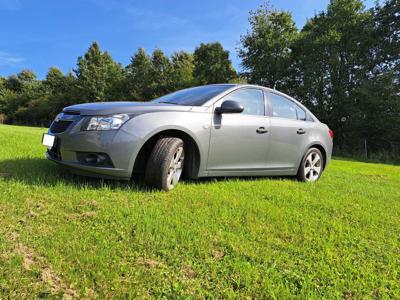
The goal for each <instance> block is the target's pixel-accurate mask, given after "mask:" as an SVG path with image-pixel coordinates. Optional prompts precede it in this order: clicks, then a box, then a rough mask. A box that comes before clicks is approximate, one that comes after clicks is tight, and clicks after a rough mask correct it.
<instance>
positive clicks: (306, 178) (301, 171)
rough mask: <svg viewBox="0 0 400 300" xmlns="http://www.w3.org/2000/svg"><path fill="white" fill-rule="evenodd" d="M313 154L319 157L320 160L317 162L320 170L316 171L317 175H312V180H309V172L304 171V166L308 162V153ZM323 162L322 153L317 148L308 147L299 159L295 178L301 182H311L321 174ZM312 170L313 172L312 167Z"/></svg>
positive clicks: (307, 164)
mask: <svg viewBox="0 0 400 300" xmlns="http://www.w3.org/2000/svg"><path fill="white" fill-rule="evenodd" d="M315 154H316V155H318V156H319V158H320V161H319V164H318V166H319V168H320V171H319V172H318V176H313V178H312V180H310V176H311V175H310V173H306V167H307V166H309V162H307V158H308V157H309V156H310V155H315ZM324 163H325V162H324V156H323V155H322V153H321V151H320V150H319V149H317V148H310V149H308V151H307V152H306V153H305V154H304V156H303V158H302V159H301V163H300V166H299V170H298V171H297V179H298V180H299V181H303V182H313V181H317V180H319V178H320V177H321V175H322V172H323V171H324ZM316 165H317V164H316ZM318 166H317V167H318ZM317 167H316V170H317V169H318V168H317ZM313 172H315V171H314V169H313Z"/></svg>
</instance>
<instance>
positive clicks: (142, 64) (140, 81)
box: [126, 48, 152, 100]
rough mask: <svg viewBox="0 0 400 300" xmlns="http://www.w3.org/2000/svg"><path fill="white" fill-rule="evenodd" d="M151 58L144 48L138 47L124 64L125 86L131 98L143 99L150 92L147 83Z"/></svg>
mask: <svg viewBox="0 0 400 300" xmlns="http://www.w3.org/2000/svg"><path fill="white" fill-rule="evenodd" d="M151 68H152V67H151V58H150V57H149V56H148V55H147V53H146V50H145V49H143V48H139V49H138V51H137V52H136V53H135V54H134V55H133V56H132V57H131V62H130V64H129V65H127V66H126V72H127V77H126V82H127V83H126V86H127V90H128V92H127V94H128V97H129V98H130V99H132V100H144V99H145V97H146V96H147V95H148V94H149V93H150V92H149V87H148V83H149V80H150V76H151Z"/></svg>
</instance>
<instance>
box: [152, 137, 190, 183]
mask: <svg viewBox="0 0 400 300" xmlns="http://www.w3.org/2000/svg"><path fill="white" fill-rule="evenodd" d="M180 147H182V150H183V149H184V143H183V141H182V140H181V139H179V138H175V137H164V138H160V139H159V140H158V141H157V142H156V144H155V145H154V148H153V150H152V152H151V154H150V157H149V159H148V161H147V166H146V173H145V182H146V184H148V185H149V186H151V187H155V188H158V189H162V190H165V191H169V190H171V189H172V188H174V187H175V186H176V184H174V185H173V186H171V183H170V182H168V176H169V174H170V172H171V171H170V164H171V161H172V159H174V156H175V155H176V153H177V151H178V150H179V149H180ZM183 153H184V152H183ZM183 163H184V161H183V158H182V171H183ZM181 173H182V172H181ZM179 178H180V176H179ZM179 178H178V181H179ZM176 183H177V182H176Z"/></svg>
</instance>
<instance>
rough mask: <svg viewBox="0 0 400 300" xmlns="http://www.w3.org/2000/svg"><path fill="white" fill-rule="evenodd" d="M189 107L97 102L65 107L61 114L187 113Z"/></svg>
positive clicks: (166, 104) (145, 103)
mask: <svg viewBox="0 0 400 300" xmlns="http://www.w3.org/2000/svg"><path fill="white" fill-rule="evenodd" d="M191 108H192V107H191V106H183V105H175V104H168V103H155V102H97V103H85V104H76V105H72V106H68V107H65V108H64V109H63V112H67V113H68V112H69V113H74V114H80V115H87V116H99V115H111V114H122V113H125V114H130V113H145V112H155V111H189V110H191Z"/></svg>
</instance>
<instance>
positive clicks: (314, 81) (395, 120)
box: [0, 0, 400, 157]
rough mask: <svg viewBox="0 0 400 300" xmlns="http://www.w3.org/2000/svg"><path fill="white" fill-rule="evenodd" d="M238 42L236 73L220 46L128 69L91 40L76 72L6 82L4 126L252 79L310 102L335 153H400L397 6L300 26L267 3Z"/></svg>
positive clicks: (0, 95) (53, 71)
mask: <svg viewBox="0 0 400 300" xmlns="http://www.w3.org/2000/svg"><path fill="white" fill-rule="evenodd" d="M249 23H250V29H249V31H248V32H247V33H246V34H245V35H243V36H241V37H240V46H239V47H238V49H237V51H238V54H239V57H240V59H241V66H242V69H243V71H242V72H241V73H238V72H237V71H236V70H235V69H234V68H233V66H232V63H231V61H230V59H229V52H228V51H226V50H225V49H224V48H223V47H222V45H221V44H220V43H218V42H215V43H205V44H203V43H202V44H201V45H199V46H198V47H197V48H196V49H195V51H194V52H193V53H189V52H185V51H180V52H176V53H174V54H172V55H171V56H167V55H165V54H164V53H163V51H162V50H161V49H156V50H155V51H154V52H153V53H146V51H145V50H144V49H142V48H140V49H138V50H137V52H136V53H134V54H133V56H132V57H131V61H130V63H129V64H128V65H127V66H122V65H121V64H119V63H117V62H115V61H114V60H113V59H112V57H111V55H110V54H109V53H108V52H107V51H102V50H101V49H100V47H99V45H98V44H97V43H93V44H92V45H91V46H90V48H89V50H88V51H87V52H86V53H85V55H84V56H82V57H79V58H78V61H77V66H76V69H74V70H73V72H70V73H68V74H63V73H62V72H61V71H60V70H59V69H57V68H54V67H52V68H50V70H49V71H48V73H47V76H46V78H45V79H43V80H38V79H37V78H36V76H35V74H34V73H33V72H32V71H30V70H23V71H21V72H20V73H18V74H16V75H12V76H9V77H7V78H3V77H0V122H5V123H15V124H29V125H46V126H47V125H48V124H49V123H50V121H51V119H52V117H53V116H54V115H55V114H57V113H58V112H59V111H60V110H61V109H62V108H63V107H64V106H67V105H71V104H75V103H81V102H96V101H115V100H126V101H139V100H140V101H147V100H151V99H154V98H156V97H158V96H161V95H163V94H166V93H169V92H172V91H175V90H178V89H182V88H186V87H190V86H195V85H202V84H210V83H223V82H240V83H244V82H248V83H252V84H259V85H263V86H267V87H272V88H276V89H278V90H280V91H282V92H285V93H287V94H289V95H291V96H293V97H294V98H296V99H298V100H299V101H300V102H302V103H303V104H305V105H306V106H307V107H308V108H310V109H311V111H313V112H314V114H315V115H316V116H317V117H318V118H319V119H320V120H321V121H322V122H325V123H327V124H328V125H329V126H330V127H331V128H332V129H333V130H334V131H335V151H336V152H337V153H347V154H355V155H356V154H360V153H363V152H364V147H365V145H366V144H367V147H368V151H369V153H371V154H376V155H377V154H381V155H384V156H392V157H399V156H400V154H399V153H400V89H399V87H400V76H399V75H400V0H387V1H385V2H383V3H376V4H375V6H374V7H372V8H371V9H365V6H364V4H363V2H362V1H360V0H331V1H330V3H329V4H328V7H327V8H326V10H324V11H322V12H319V13H317V14H315V15H314V16H313V17H312V18H310V19H308V20H307V22H306V24H305V25H304V26H303V28H301V29H299V28H297V27H296V25H295V23H294V21H293V18H292V15H291V14H290V13H289V12H287V11H280V10H276V9H274V8H273V7H271V5H269V4H268V3H266V4H265V5H262V6H261V7H259V8H258V9H257V10H255V11H252V12H251V13H250V16H249Z"/></svg>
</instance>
